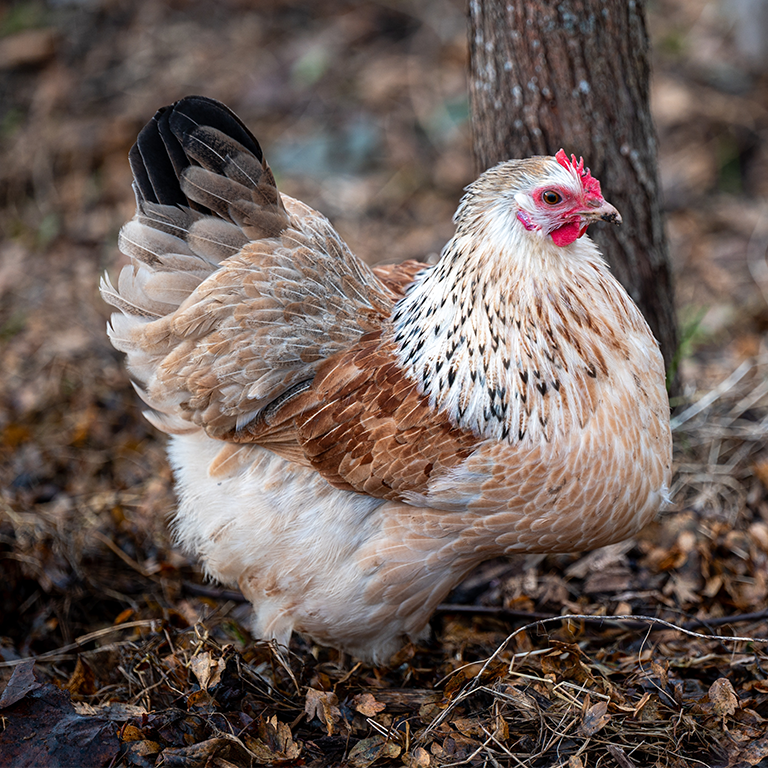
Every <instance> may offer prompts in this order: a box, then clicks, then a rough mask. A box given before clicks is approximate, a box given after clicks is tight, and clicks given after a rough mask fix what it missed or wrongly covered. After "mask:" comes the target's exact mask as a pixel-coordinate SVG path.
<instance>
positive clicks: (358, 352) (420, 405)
mask: <svg viewBox="0 0 768 768" xmlns="http://www.w3.org/2000/svg"><path fill="white" fill-rule="evenodd" d="M225 439H227V440H232V441H233V442H256V443H259V444H260V445H263V446H264V447H266V448H269V449H270V450H273V451H274V452H275V453H278V454H280V455H282V456H284V457H285V458H289V459H291V460H293V461H295V460H296V458H297V448H300V450H301V453H302V455H303V461H301V463H306V464H309V465H310V466H312V467H314V469H316V470H317V471H318V472H319V473H320V474H321V475H322V476H323V477H324V478H325V479H326V480H327V481H328V482H329V483H330V484H331V485H333V486H335V487H337V488H342V489H345V490H351V491H358V492H360V493H366V494H368V495H370V496H376V497H378V498H384V499H403V498H404V497H405V495H406V494H412V493H418V494H422V493H425V492H426V491H427V486H428V484H429V482H430V480H431V479H433V478H434V477H436V476H437V475H439V474H441V473H442V472H444V471H445V470H447V469H450V468H451V467H453V466H455V465H457V464H459V463H460V462H462V461H464V459H466V458H467V457H468V456H469V455H470V454H471V453H473V451H474V450H475V449H476V448H477V447H478V444H479V441H478V438H477V437H476V436H475V435H474V434H472V433H471V432H465V431H463V430H460V429H457V428H456V427H454V426H452V425H451V424H450V422H449V421H448V418H447V417H446V416H445V415H443V414H440V413H438V412H436V411H435V409H434V408H433V407H432V406H430V404H429V401H428V400H427V398H426V397H424V396H423V395H421V394H420V393H419V391H418V387H417V385H416V383H415V382H413V381H411V380H410V379H407V378H406V377H405V376H404V375H403V372H402V370H401V368H400V366H399V365H398V362H397V359H396V357H395V353H394V346H393V344H392V343H391V342H389V341H386V340H384V339H382V334H381V331H373V332H370V333H367V334H365V335H364V336H363V337H362V338H361V339H360V340H359V341H358V342H357V343H356V344H354V345H353V346H352V347H351V348H350V349H349V350H346V351H344V352H340V353H338V354H335V355H333V356H331V357H330V358H329V359H328V360H326V361H325V362H324V363H322V364H321V365H320V366H319V368H318V369H317V373H316V375H315V378H314V380H313V381H312V382H311V384H310V383H308V384H307V385H306V387H304V389H303V390H300V391H297V394H296V395H295V396H294V397H290V396H289V397H288V398H287V399H286V401H285V402H284V403H282V404H280V406H279V407H278V408H277V409H275V410H274V412H273V413H271V414H264V415H262V416H260V417H259V418H258V419H256V420H255V421H254V422H252V423H251V424H249V425H247V426H246V427H245V428H244V429H242V430H240V431H238V432H233V433H230V434H228V435H226V436H225Z"/></svg>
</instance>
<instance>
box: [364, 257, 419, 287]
mask: <svg viewBox="0 0 768 768" xmlns="http://www.w3.org/2000/svg"><path fill="white" fill-rule="evenodd" d="M428 266H429V264H425V263H424V262H423V261H416V259H408V260H407V261H401V262H400V263H399V264H378V265H377V266H375V267H374V268H373V273H374V274H375V275H376V277H378V278H379V280H381V282H382V283H384V285H386V286H387V288H389V290H390V291H392V293H394V294H396V295H397V296H403V295H404V294H405V291H406V289H407V288H408V286H409V285H410V284H411V283H412V282H413V279H414V278H415V277H416V275H418V274H419V272H421V270H422V269H425V268H426V267H428Z"/></svg>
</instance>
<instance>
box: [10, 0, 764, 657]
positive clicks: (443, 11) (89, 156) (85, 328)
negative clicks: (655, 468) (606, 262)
mask: <svg viewBox="0 0 768 768" xmlns="http://www.w3.org/2000/svg"><path fill="white" fill-rule="evenodd" d="M647 12H648V23H649V29H650V33H651V38H652V44H653V68H654V74H653V88H652V101H653V103H652V107H653V112H654V115H655V120H656V126H657V131H658V137H659V148H660V166H661V179H662V184H663V190H664V204H665V210H666V215H667V226H668V231H669V242H670V256H671V260H672V264H673V268H674V273H675V275H676V289H677V302H678V307H679V314H680V322H681V328H682V337H683V339H684V360H683V364H682V373H683V377H684V381H685V386H686V392H687V394H688V395H689V396H694V395H695V393H697V392H705V391H708V390H709V389H711V388H712V387H713V386H715V385H716V384H717V383H718V382H720V381H722V380H723V379H724V378H725V377H726V376H728V375H729V374H730V373H731V371H733V370H734V369H735V368H736V367H737V366H738V365H739V364H740V363H741V362H742V361H744V360H747V359H753V358H757V357H759V355H760V352H761V345H762V343H763V337H764V333H765V331H766V328H768V303H767V301H768V267H767V266H766V262H765V252H766V245H767V244H768V48H767V47H766V41H768V4H767V3H766V2H762V1H758V0H739V2H725V0H723V2H715V1H713V0H665V1H662V0H657V1H656V2H650V3H648V6H647ZM466 26H467V19H466V12H465V4H464V2H463V0H389V1H387V0H381V1H379V2H351V0H350V1H349V2H343V1H342V0H315V1H314V2H311V3H310V2H303V3H301V2H284V1H283V0H250V1H248V0H222V1H221V2H216V3H211V2H203V1H202V0H200V1H197V0H189V1H187V0H79V1H77V0H72V1H69V2H68V1H67V0H49V2H42V1H40V0H19V1H18V2H0V567H1V568H2V571H3V578H2V581H0V654H4V656H5V658H6V659H7V658H13V657H14V656H15V655H17V654H21V655H27V654H28V653H30V652H32V651H40V650H44V649H46V648H50V647H53V646H55V645H56V644H57V643H59V644H60V643H65V642H69V641H70V640H71V639H72V638H73V637H75V636H77V635H78V634H81V633H82V632H84V631H87V630H88V628H90V627H91V626H93V625H94V623H96V624H98V622H100V621H101V622H103V621H107V622H111V621H113V620H115V619H116V618H122V619H124V618H125V617H127V616H130V615H145V614H146V612H150V613H151V612H153V611H155V612H162V611H167V609H168V606H169V605H172V606H173V607H174V608H173V609H174V611H176V612H177V613H178V614H179V616H182V617H183V618H184V619H185V620H186V621H190V622H191V621H194V620H195V618H196V616H197V615H198V614H199V611H200V608H199V606H198V605H197V604H196V603H195V602H194V601H193V600H191V599H190V598H189V597H188V595H187V593H185V592H184V583H185V582H189V581H190V580H195V579H197V576H196V575H195V571H194V567H193V566H192V565H191V564H190V563H188V562H187V561H186V559H185V558H184V557H183V556H182V555H181V554H179V553H178V552H176V551H174V550H173V548H172V547H171V545H170V543H169V541H168V535H167V531H166V521H165V515H166V514H167V512H169V511H170V510H171V509H172V508H173V503H174V502H173V494H172V487H171V478H170V472H169V470H168V467H167V464H166V462H165V458H164V451H163V444H162V439H161V438H160V436H159V435H158V434H157V433H156V432H154V431H153V430H152V429H151V428H150V427H149V425H148V424H146V423H145V422H144V421H143V420H142V418H141V415H140V411H139V407H138V403H137V398H136V397H135V395H134V393H133V391H132V390H131V388H130V385H129V382H128V380H127V377H126V375H125V373H124V371H123V368H122V361H121V359H120V356H119V355H118V354H117V353H116V352H115V351H114V350H113V349H112V348H111V346H110V345H109V344H108V341H107V337H106V334H105V330H104V329H105V324H106V321H107V317H108V314H109V313H108V309H107V307H106V306H105V305H103V303H102V302H101V300H100V299H99V296H98V291H97V284H98V279H99V275H100V274H101V273H102V272H103V271H104V270H109V271H110V273H111V274H113V275H114V274H116V273H117V271H118V270H119V267H120V266H121V265H122V264H123V263H124V262H123V257H122V256H121V255H120V253H119V252H118V251H117V247H116V242H117V233H118V230H119V227H120V226H121V224H122V223H123V222H125V221H126V220H128V219H129V218H130V217H131V216H132V215H133V211H134V202H133V196H132V192H131V176H130V171H129V168H128V162H127V153H128V149H129V147H130V146H131V144H132V143H133V140H134V138H135V136H136V134H137V132H138V131H139V130H140V128H141V127H142V126H143V125H144V123H145V122H146V121H147V120H148V119H149V118H150V117H151V116H152V115H153V113H154V112H155V110H156V109H157V108H158V107H160V106H163V105H165V104H168V103H170V102H172V101H174V100H176V99H178V98H180V97H182V96H185V95H188V94H193V93H197V94H204V95H207V96H212V97H215V98H217V99H219V100H221V101H224V102H225V103H227V104H228V105H229V106H230V107H231V108H232V109H234V110H235V111H236V112H237V113H238V114H239V115H240V116H241V117H242V119H243V120H244V121H245V122H246V123H247V124H248V125H249V126H250V127H251V129H252V130H253V132H254V134H255V135H256V136H257V138H258V139H259V141H260V142H261V143H262V146H263V147H264V149H265V152H266V155H267V157H268V159H269V162H270V164H271V166H272V168H273V170H274V171H275V174H276V177H277V179H278V184H279V186H280V188H281V190H282V191H283V192H286V193H288V194H290V195H293V196H295V197H299V198H301V199H302V200H304V201H305V202H307V203H309V204H310V205H312V206H314V207H316V208H318V209H319V210H321V211H322V212H323V213H325V214H326V215H328V216H329V217H330V218H331V220H332V221H333V222H334V224H335V225H336V226H337V228H338V229H339V231H340V232H341V234H342V235H343V236H344V237H345V238H346V239H347V241H348V242H349V244H350V245H351V247H352V249H353V250H354V251H355V252H356V253H357V254H359V255H360V256H361V257H363V258H364V259H366V260H368V261H369V262H379V261H383V260H386V261H396V260H401V259H404V258H426V257H428V256H429V255H431V254H434V253H437V252H439V250H440V248H441V247H442V245H443V244H444V243H445V241H446V240H447V239H448V238H449V237H450V235H451V233H452V224H451V216H452V214H453V211H454V210H455V207H456V204H457V202H458V200H459V197H460V195H461V191H462V188H463V187H464V185H466V184H467V183H469V182H470V181H471V180H472V179H473V178H474V176H475V175H476V170H477V169H475V168H474V167H473V160H472V155H471V144H470V130H469V123H468V103H467V85H466V72H467V63H468V53H467V43H466ZM574 149H577V148H574ZM605 193H606V196H607V197H608V199H610V189H605ZM761 451H762V443H761V442H760V441H759V440H757V441H753V442H752V443H750V447H749V449H748V451H747V454H749V456H751V457H752V458H750V462H751V463H750V464H749V468H748V472H751V473H753V474H755V475H756V476H757V478H758V480H757V481H755V482H756V483H757V485H756V486H754V487H756V488H758V491H756V492H755V493H757V495H756V496H755V495H754V493H753V497H749V492H750V489H751V488H753V485H750V484H749V483H751V482H752V481H749V482H748V483H747V485H746V486H744V488H742V489H741V490H739V492H738V494H737V495H738V498H739V499H740V501H739V504H741V507H739V509H741V508H742V507H744V504H746V503H747V502H746V501H745V499H747V500H748V498H752V502H750V503H751V507H750V512H749V514H750V518H749V521H751V522H752V523H754V521H755V520H759V521H761V520H762V518H761V514H762V513H763V512H766V510H768V506H766V503H765V501H764V497H765V494H764V493H763V491H764V485H761V484H760V483H762V482H763V481H762V480H761V478H764V479H768V461H765V460H761V458H760V457H761V456H762V453H761ZM745 455H746V454H745ZM755 457H757V458H755ZM761 461H762V463H761ZM715 463H717V461H715ZM761 473H762V474H761ZM745 482H747V481H746V480H744V478H740V479H738V483H741V484H742V485H743V484H744V483H745ZM734 493H735V492H734ZM739 494H740V495H739ZM761 505H762V506H761ZM721 506H722V505H721ZM766 516H768V512H766ZM731 522H733V520H732V521H731ZM755 524H756V523H755ZM760 525H762V526H763V528H761V529H759V532H760V535H762V536H763V541H762V545H761V546H764V547H765V548H766V549H768V526H766V525H765V524H764V521H763V522H760ZM763 529H765V530H763ZM677 530H678V529H675V531H676V532H675V533H674V535H673V539H674V540H677V539H675V537H676V536H677V535H678V534H677ZM755 530H756V531H757V530H758V529H755ZM754 535H755V536H757V537H758V539H759V536H758V533H755V534H754ZM758 543H759V541H758ZM649 546H650V545H649ZM764 561H765V558H763V560H761V561H760V562H757V561H756V562H755V563H754V564H753V565H752V566H750V567H752V568H753V570H759V568H758V566H760V563H763V565H764ZM760 567H762V566H760ZM750 573H752V572H751V571H750ZM574 578H576V576H574ZM697 578H698V577H697ZM750 578H751V579H752V581H751V582H750V584H752V585H754V583H756V582H755V579H756V578H757V577H755V576H754V575H750ZM148 579H149V580H151V581H152V583H153V584H155V585H156V587H157V589H156V591H155V592H154V593H153V594H152V595H148V594H147V593H146V583H147V580H148ZM198 580H199V579H198ZM761 589H762V592H760V591H759V590H758V591H756V592H755V591H754V590H753V592H751V593H750V595H751V597H749V598H748V599H747V598H745V599H744V601H743V605H741V606H740V605H739V604H738V603H737V604H736V607H737V608H739V607H741V609H744V610H746V609H748V608H749V605H750V604H751V603H750V600H751V601H753V602H759V601H760V600H762V599H763V598H764V597H765V593H766V583H765V578H764V577H763V581H762V588H761ZM689 591H690V590H689ZM716 591H717V590H715V592H716ZM691 594H692V593H691ZM739 594H740V593H739ZM518 596H519V595H518ZM713 596H714V595H713ZM682 597H684V595H683V596H682ZM682 597H681V598H680V599H681V600H682ZM689 597H690V595H689ZM691 599H692V598H691ZM734 599H735V598H734Z"/></svg>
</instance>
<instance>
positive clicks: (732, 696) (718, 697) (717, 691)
mask: <svg viewBox="0 0 768 768" xmlns="http://www.w3.org/2000/svg"><path fill="white" fill-rule="evenodd" d="M707 695H708V696H709V700H710V702H712V710H713V711H714V713H715V714H716V715H717V716H718V717H722V718H725V717H728V716H730V715H732V714H733V713H734V712H735V711H736V710H737V709H738V708H739V697H738V696H737V695H736V691H734V690H733V686H732V685H731V682H730V680H728V679H726V678H725V677H719V678H718V679H717V680H715V682H714V683H712V685H710V686H709V691H708V692H707Z"/></svg>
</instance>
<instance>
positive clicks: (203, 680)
mask: <svg viewBox="0 0 768 768" xmlns="http://www.w3.org/2000/svg"><path fill="white" fill-rule="evenodd" d="M189 666H190V668H191V669H192V672H193V673H194V675H195V677H196V678H197V681H198V682H199V683H200V687H201V688H202V689H203V690H204V691H207V690H208V688H212V687H213V686H214V685H216V684H217V683H218V682H219V681H220V680H221V673H222V672H223V671H224V667H225V661H224V659H218V660H217V661H214V660H213V658H212V657H211V652H210V651H204V652H203V653H198V654H197V656H193V657H192V658H191V659H190V660H189Z"/></svg>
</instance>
